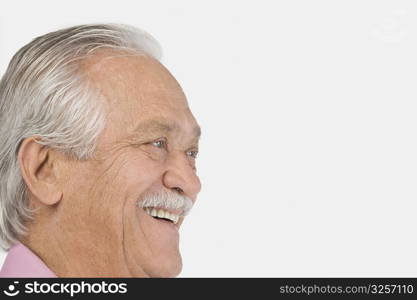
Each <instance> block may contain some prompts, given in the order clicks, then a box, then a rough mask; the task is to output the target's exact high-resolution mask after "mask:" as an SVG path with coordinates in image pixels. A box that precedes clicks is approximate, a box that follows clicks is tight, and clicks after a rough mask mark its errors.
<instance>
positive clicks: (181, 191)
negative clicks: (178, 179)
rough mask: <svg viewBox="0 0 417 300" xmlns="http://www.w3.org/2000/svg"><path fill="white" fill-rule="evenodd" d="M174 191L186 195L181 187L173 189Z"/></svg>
mask: <svg viewBox="0 0 417 300" xmlns="http://www.w3.org/2000/svg"><path fill="white" fill-rule="evenodd" d="M172 189H173V190H174V191H176V192H178V194H184V191H183V190H182V189H181V188H179V187H174V188H172Z"/></svg>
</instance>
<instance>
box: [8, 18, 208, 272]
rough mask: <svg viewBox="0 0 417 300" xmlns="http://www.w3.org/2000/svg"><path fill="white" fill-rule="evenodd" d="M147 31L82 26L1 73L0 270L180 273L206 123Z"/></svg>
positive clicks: (43, 43)
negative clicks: (3, 253)
mask: <svg viewBox="0 0 417 300" xmlns="http://www.w3.org/2000/svg"><path fill="white" fill-rule="evenodd" d="M159 58H160V48H159V46H158V44H157V42H156V41H155V40H154V39H153V38H152V37H151V36H150V35H148V34H146V33H144V32H142V31H140V30H139V29H135V28H133V27H129V26H125V25H116V24H96V25H82V26H76V27H71V28H66V29H63V30H59V31H56V32H52V33H48V34H46V35H43V36H40V37H38V38H36V39H35V40H33V41H32V42H30V43H29V44H27V45H26V46H24V47H23V48H22V49H20V50H19V51H18V52H17V53H16V55H15V56H14V57H13V59H12V60H11V62H10V64H9V66H8V69H7V70H6V73H5V74H4V76H3V78H2V80H1V82H0V124H1V126H0V144H1V148H0V241H1V246H2V247H3V248H4V249H6V250H7V249H9V252H8V255H7V257H6V260H5V262H4V265H3V268H2V270H1V272H0V275H1V276H2V277H102V276H104V277H175V276H177V275H178V274H179V272H180V271H181V268H182V260H181V255H180V252H179V234H178V229H179V227H180V225H181V223H182V221H183V219H184V216H185V215H186V214H187V213H188V212H189V210H190V209H191V207H192V205H193V204H194V202H195V200H196V197H197V194H198V193H199V191H200V181H199V178H198V177H197V175H196V167H195V159H196V156H197V153H198V140H199V136H200V128H199V126H198V124H197V122H196V120H195V118H194V117H193V115H192V113H191V111H190V109H189V107H188V105H187V100H186V97H185V95H184V93H183V91H182V89H181V87H180V86H179V84H178V82H177V81H176V80H175V78H174V77H173V76H172V75H171V74H170V73H169V71H168V70H167V69H166V68H165V67H164V66H163V65H162V64H161V63H160V62H159Z"/></svg>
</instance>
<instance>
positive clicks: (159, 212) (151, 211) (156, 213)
mask: <svg viewBox="0 0 417 300" xmlns="http://www.w3.org/2000/svg"><path fill="white" fill-rule="evenodd" d="M145 212H146V213H147V214H148V215H150V216H151V217H158V218H165V219H169V220H171V221H172V222H173V223H174V224H177V223H178V220H179V219H180V216H179V215H176V214H173V213H170V212H168V211H166V210H163V209H156V208H150V207H146V208H145Z"/></svg>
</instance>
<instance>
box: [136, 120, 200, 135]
mask: <svg viewBox="0 0 417 300" xmlns="http://www.w3.org/2000/svg"><path fill="white" fill-rule="evenodd" d="M175 130H179V126H178V125H177V124H175V123H169V122H166V121H163V120H155V119H153V120H148V121H144V122H141V123H139V124H138V126H136V128H135V129H134V130H133V132H134V133H137V134H140V135H146V134H149V133H150V134H152V133H165V134H168V133H170V132H172V131H175ZM200 136H201V128H200V127H199V126H196V127H194V129H193V138H195V139H199V138H200Z"/></svg>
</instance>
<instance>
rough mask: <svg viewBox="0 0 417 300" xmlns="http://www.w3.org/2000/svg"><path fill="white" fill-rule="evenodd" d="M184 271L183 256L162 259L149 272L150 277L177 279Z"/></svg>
mask: <svg viewBox="0 0 417 300" xmlns="http://www.w3.org/2000/svg"><path fill="white" fill-rule="evenodd" d="M181 270H182V259H181V256H179V257H176V258H175V259H172V258H171V259H169V260H168V259H160V260H158V261H156V262H155V263H154V264H153V266H152V270H151V271H150V272H148V274H149V275H150V277H159V278H174V277H177V276H178V275H179V274H180V273H181Z"/></svg>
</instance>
